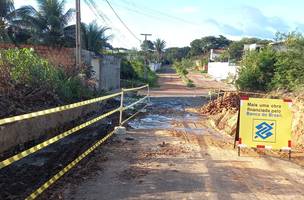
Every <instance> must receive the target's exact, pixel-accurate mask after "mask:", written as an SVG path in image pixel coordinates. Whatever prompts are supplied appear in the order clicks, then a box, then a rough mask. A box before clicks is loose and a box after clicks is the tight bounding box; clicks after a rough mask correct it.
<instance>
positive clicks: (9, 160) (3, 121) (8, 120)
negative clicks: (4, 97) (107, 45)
mask: <svg viewBox="0 0 304 200" xmlns="http://www.w3.org/2000/svg"><path fill="white" fill-rule="evenodd" d="M145 88H146V89H147V90H148V92H147V95H146V96H145V97H143V98H141V99H139V100H138V101H136V102H133V103H131V104H130V105H128V106H124V95H125V94H126V93H128V92H134V91H139V90H142V89H145ZM118 96H120V107H118V108H116V109H114V110H111V111H109V112H107V113H105V114H102V115H100V116H98V117H96V118H94V119H92V120H89V121H87V122H85V123H82V124H80V125H78V126H76V127H74V128H72V129H70V130H68V131H65V132H63V133H60V134H57V135H56V136H55V137H52V138H50V139H48V140H46V141H44V142H42V143H40V144H37V145H35V146H33V147H31V148H29V149H27V150H24V151H22V152H20V153H18V154H16V155H14V156H11V157H9V158H7V159H5V160H3V161H1V162H0V170H1V169H2V168H4V167H7V166H9V165H11V164H13V163H15V162H17V161H19V160H21V159H23V158H25V157H27V156H28V155H31V154H33V153H35V152H37V151H39V150H41V149H43V148H45V147H47V146H49V145H51V144H53V143H55V142H57V141H59V140H61V139H63V138H66V137H67V136H69V135H71V134H73V133H76V132H77V131H79V130H81V129H83V128H85V127H88V126H90V125H92V124H94V123H96V122H98V121H100V120H102V119H104V118H106V117H108V116H110V115H112V114H114V113H117V112H119V113H120V117H119V125H120V126H121V125H123V124H125V123H126V122H127V121H128V120H130V119H131V118H132V117H134V116H135V115H137V114H138V113H139V111H138V112H136V113H135V114H133V115H132V116H131V117H129V118H127V119H126V120H124V121H123V112H124V111H126V110H128V109H130V108H133V107H134V106H135V105H137V104H139V103H142V102H144V101H145V100H146V99H148V100H149V85H144V86H141V87H137V88H130V89H122V90H121V92H118V93H115V94H111V95H107V96H103V97H98V98H95V99H90V100H87V101H82V102H78V103H74V104H70V105H66V106H61V107H57V108H51V109H47V110H42V111H38V112H33V113H29V114H24V115H19V116H14V117H9V118H5V119H0V126H3V125H6V124H10V123H13V122H17V121H22V120H27V119H31V118H36V117H39V116H44V115H49V114H52V113H57V112H62V111H65V110H70V109H73V108H77V107H82V106H85V105H89V104H93V103H97V102H101V101H104V100H108V99H111V98H114V97H118ZM146 106H147V105H145V106H144V108H145V107H146ZM113 134H114V131H112V132H110V133H108V134H107V135H106V136H105V137H103V138H102V139H100V140H99V141H97V142H96V143H95V144H94V145H93V146H91V147H90V148H89V149H87V150H86V151H85V152H84V153H82V154H81V155H80V156H79V157H77V158H76V159H75V160H74V161H72V162H71V163H70V164H68V165H67V166H66V167H65V168H64V169H63V170H61V171H60V172H58V173H57V174H56V175H55V176H53V177H52V178H51V179H49V180H48V181H47V182H45V183H44V184H43V185H42V186H41V187H39V188H38V189H37V190H36V191H34V192H33V193H32V194H31V195H29V196H28V197H27V198H26V199H35V198H36V197H37V196H38V195H40V194H41V193H43V192H44V191H45V190H46V189H47V188H48V187H50V186H51V185H52V184H53V183H55V182H56V181H57V180H58V179H59V178H60V177H61V176H63V175H64V174H65V173H66V172H68V171H69V170H70V169H72V168H73V167H74V166H75V165H76V164H77V163H79V162H80V161H81V160H82V159H83V158H85V157H86V156H87V155H89V154H90V153H91V152H92V151H94V150H95V149H96V148H97V147H98V146H100V145H101V144H102V143H103V142H105V141H106V140H107V139H108V138H110V137H111V136H112V135H113Z"/></svg>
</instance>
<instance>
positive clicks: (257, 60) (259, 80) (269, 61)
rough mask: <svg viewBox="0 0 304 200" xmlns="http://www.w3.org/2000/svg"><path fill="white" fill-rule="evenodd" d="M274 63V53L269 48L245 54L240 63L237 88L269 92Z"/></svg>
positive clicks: (275, 59)
mask: <svg viewBox="0 0 304 200" xmlns="http://www.w3.org/2000/svg"><path fill="white" fill-rule="evenodd" d="M276 61H277V58H276V52H275V51H273V50H272V49H271V48H265V49H262V50H260V51H259V52H258V51H251V52H247V53H246V55H245V56H244V57H243V60H242V61H241V67H240V69H239V73H238V78H237V80H236V85H237V87H238V88H239V89H241V90H247V91H255V90H257V91H267V90H271V89H272V79H273V77H274V73H275V64H276Z"/></svg>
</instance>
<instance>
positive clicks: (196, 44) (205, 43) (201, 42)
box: [190, 35, 231, 56]
mask: <svg viewBox="0 0 304 200" xmlns="http://www.w3.org/2000/svg"><path fill="white" fill-rule="evenodd" d="M230 43H231V41H230V40H228V39H227V38H226V37H224V36H222V35H220V36H219V37H214V36H206V37H203V38H201V39H196V40H193V41H192V42H191V43H190V46H191V55H192V56H198V55H201V54H206V53H208V52H209V51H210V49H218V48H226V47H228V45H229V44H230Z"/></svg>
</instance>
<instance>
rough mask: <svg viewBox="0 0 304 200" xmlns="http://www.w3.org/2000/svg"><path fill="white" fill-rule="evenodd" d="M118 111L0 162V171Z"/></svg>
mask: <svg viewBox="0 0 304 200" xmlns="http://www.w3.org/2000/svg"><path fill="white" fill-rule="evenodd" d="M118 111H120V108H117V109H115V110H112V111H110V112H108V113H105V114H103V115H101V116H99V117H96V118H94V119H92V120H90V121H88V122H85V123H83V124H81V125H79V126H76V127H74V128H72V129H70V130H68V131H66V132H64V133H61V134H60V135H57V136H55V137H53V138H51V139H49V140H46V141H45V142H42V143H40V144H38V145H36V146H34V147H32V148H30V149H27V150H25V151H22V152H21V153H19V154H17V155H15V156H12V157H10V158H8V159H6V160H4V161H1V162H0V169H2V168H4V167H6V166H8V165H11V164H12V163H14V162H16V161H18V160H20V159H22V158H24V157H26V156H28V155H30V154H33V153H35V152H36V151H39V150H40V149H43V148H45V147H47V146H49V145H50V144H53V143H55V142H57V141H58V140H61V139H63V138H65V137H67V136H69V135H71V134H72V133H75V132H76V131H79V130H81V129H83V128H85V127H87V126H89V125H91V124H93V123H96V122H97V121H99V120H101V119H104V118H106V117H108V116H110V115H112V114H114V113H115V112H118Z"/></svg>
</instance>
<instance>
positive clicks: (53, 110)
mask: <svg viewBox="0 0 304 200" xmlns="http://www.w3.org/2000/svg"><path fill="white" fill-rule="evenodd" d="M121 94H122V92H119V93H115V94H112V95H107V96H103V97H98V98H95V99H90V100H86V101H82V102H78V103H73V104H69V105H65V106H60V107H56V108H51V109H47V110H42V111H37V112H32V113H28V114H24V115H19V116H14V117H9V118H5V119H0V126H1V125H4V124H8V123H12V122H16V121H21V120H25V119H30V118H34V117H38V116H43V115H48V114H52V113H56V112H61V111H65V110H70V109H73V108H77V107H80V106H85V105H89V104H92V103H96V102H99V101H103V100H106V99H110V98H113V97H116V96H119V95H121Z"/></svg>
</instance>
